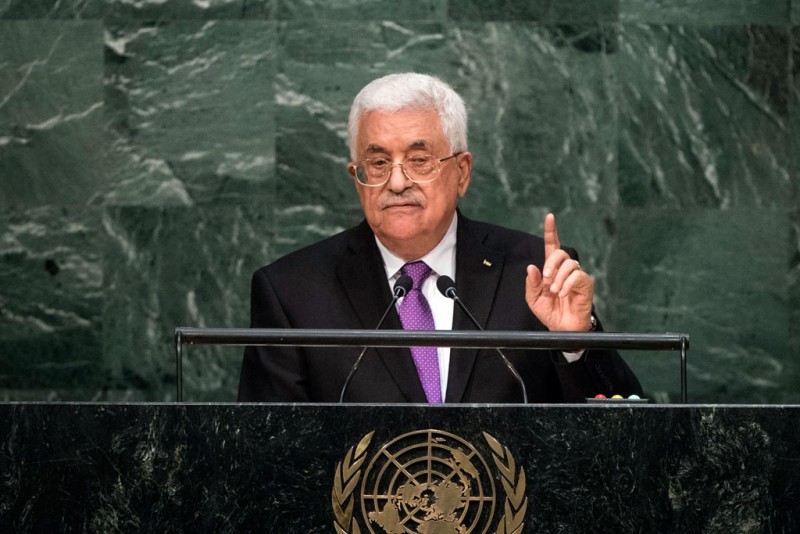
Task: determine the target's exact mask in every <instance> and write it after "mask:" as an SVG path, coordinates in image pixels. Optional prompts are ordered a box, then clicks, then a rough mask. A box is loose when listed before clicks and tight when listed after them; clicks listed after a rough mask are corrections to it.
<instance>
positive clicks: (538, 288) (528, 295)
mask: <svg viewBox="0 0 800 534" xmlns="http://www.w3.org/2000/svg"><path fill="white" fill-rule="evenodd" d="M542 281H543V278H542V271H540V270H539V268H538V267H536V266H535V265H528V276H527V277H526V278H525V300H526V301H528V306H532V305H533V303H534V302H536V300H537V299H538V298H539V295H541V294H542V290H543V289H544V287H543V285H542Z"/></svg>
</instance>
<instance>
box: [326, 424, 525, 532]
mask: <svg viewBox="0 0 800 534" xmlns="http://www.w3.org/2000/svg"><path fill="white" fill-rule="evenodd" d="M374 434H375V433H374V432H370V433H369V434H367V435H365V436H364V437H363V438H362V439H361V440H360V441H359V443H358V444H357V445H355V446H353V447H351V448H350V449H349V450H348V451H347V454H346V455H345V458H344V460H343V461H342V462H339V464H337V466H336V473H335V475H334V484H333V490H332V492H331V500H332V505H333V511H334V517H335V520H334V526H335V529H336V532H337V533H339V534H361V532H364V531H365V532H370V533H372V534H405V533H410V534H467V533H482V534H483V533H489V532H495V533H497V534H511V533H519V532H522V529H523V527H524V518H525V512H526V510H527V505H528V500H527V498H526V497H525V471H524V469H523V468H521V467H520V468H519V469H517V467H516V464H515V461H514V458H513V456H512V455H511V453H510V451H509V450H508V449H507V448H506V447H504V446H503V445H501V444H500V443H499V442H498V441H497V440H496V439H495V438H494V437H492V436H491V435H489V434H488V433H486V432H484V433H483V438H484V442H485V444H486V445H488V450H489V452H490V457H491V462H487V461H486V459H485V457H484V455H482V454H481V453H480V451H479V450H478V449H477V448H476V447H474V446H473V445H472V444H471V443H470V442H468V441H467V440H465V439H464V438H462V437H460V436H457V435H455V434H452V433H449V432H444V431H441V430H433V429H427V430H418V431H415V432H409V433H407V434H403V435H401V436H398V437H396V438H394V439H392V440H390V441H389V442H387V443H386V444H384V445H383V446H381V447H380V448H379V449H378V450H377V451H376V452H375V453H374V454H372V455H371V456H370V455H369V452H370V444H371V442H372V438H373V436H374ZM487 456H488V455H487ZM491 464H493V469H492V467H490V465H491ZM496 480H497V481H499V484H497V483H496ZM498 490H500V492H501V493H504V494H505V497H504V498H502V500H500V498H499V496H498ZM362 526H363V528H364V529H365V530H364V531H362Z"/></svg>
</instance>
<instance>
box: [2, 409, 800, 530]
mask: <svg viewBox="0 0 800 534" xmlns="http://www.w3.org/2000/svg"><path fill="white" fill-rule="evenodd" d="M0 428H3V429H4V431H3V438H2V444H0V446H1V447H2V449H1V450H2V453H1V454H0V473H1V474H2V475H0V476H2V482H0V530H2V531H3V532H87V531H88V532H270V533H273V532H275V533H277V532H280V533H316V532H319V533H321V532H362V533H365V532H376V533H377V532H387V530H386V529H385V528H383V527H382V526H381V525H382V524H384V525H389V531H391V530H392V529H394V530H395V531H399V529H396V528H394V527H393V526H392V525H394V524H395V523H394V522H393V521H394V519H393V513H394V512H393V510H396V511H397V517H398V518H399V519H398V520H399V521H404V522H403V523H401V527H402V528H404V529H406V530H403V531H402V532H422V531H424V530H422V529H424V528H428V529H429V531H430V528H433V527H431V525H434V523H433V522H431V521H428V523H424V521H425V519H424V517H425V516H426V515H428V516H430V517H433V516H435V515H436V514H441V516H442V517H445V516H446V517H448V518H455V520H458V521H460V523H458V524H451V525H449V526H448V525H445V524H444V522H440V524H439V525H438V527H437V528H439V529H440V530H437V531H444V532H448V530H444V529H446V528H450V530H449V531H453V532H458V530H457V527H458V526H459V525H460V526H462V527H465V528H466V526H467V525H472V526H474V530H472V531H471V532H492V533H493V532H500V531H501V530H500V529H501V528H503V529H506V527H505V525H506V524H509V525H510V526H513V523H514V522H515V521H517V523H516V524H517V525H518V526H520V527H521V530H519V531H521V532H792V531H797V528H798V525H800V453H798V443H800V407H791V406H783V407H781V406H693V405H645V406H626V405H577V406H575V405H572V406H566V405H547V406H543V405H528V406H520V405H515V406H510V405H497V406H469V405H457V406H446V405H445V406H434V407H431V406H418V405H403V406H398V405H384V406H365V405H296V404H260V405H259V404H250V405H241V404H190V403H185V404H102V403H77V404H76V403H3V404H0ZM487 436H489V437H490V438H491V439H489V438H487ZM491 440H493V441H491ZM429 449H430V450H434V449H435V455H436V458H437V459H435V460H433V461H430V466H429V465H428V462H429V460H427V459H426V458H427V457H426V454H427V451H428V450H429ZM420 458H421V459H422V460H419V459H420ZM427 473H437V475H436V476H437V477H439V480H436V481H434V482H436V484H430V486H428V487H425V488H422V489H420V488H419V487H415V484H416V485H417V486H421V485H425V480H426V479H425V476H426V475H427ZM355 477H357V478H355ZM354 480H355V482H354ZM415 480H416V483H415V482H414V481H415ZM365 481H366V483H365ZM467 483H469V488H468V489H466V490H465V489H464V486H465V485H466V484H467ZM417 490H420V491H417ZM335 503H336V504H338V506H339V509H338V510H336V509H335ZM523 506H524V510H523ZM348 510H349V512H348ZM520 511H522V512H524V513H522V515H521V516H520V515H519V514H520ZM348 513H349V515H348ZM371 513H372V515H370V514H371ZM448 514H449V515H448ZM348 518H349V524H347V525H341V524H339V523H340V522H342V521H344V519H348ZM501 521H502V522H503V526H502V527H501V526H499V525H500V522H501ZM451 523H453V522H452V521H451ZM337 524H338V525H339V526H338V527H337V526H336V525H337ZM454 529H455V530H454ZM502 531H504V532H508V530H507V529H506V530H502Z"/></svg>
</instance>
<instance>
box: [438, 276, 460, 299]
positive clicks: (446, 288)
mask: <svg viewBox="0 0 800 534" xmlns="http://www.w3.org/2000/svg"><path fill="white" fill-rule="evenodd" d="M436 287H437V289H439V292H440V293H441V294H442V295H444V296H445V297H447V298H449V299H451V298H454V297H455V296H456V283H455V282H453V279H452V278H450V277H449V276H440V277H439V279H438V280H436Z"/></svg>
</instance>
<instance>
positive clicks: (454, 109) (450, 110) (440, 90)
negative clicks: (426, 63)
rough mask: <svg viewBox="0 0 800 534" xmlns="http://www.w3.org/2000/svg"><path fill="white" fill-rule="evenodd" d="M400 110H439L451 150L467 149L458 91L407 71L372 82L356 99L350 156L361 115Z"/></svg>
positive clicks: (464, 113)
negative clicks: (375, 111)
mask: <svg viewBox="0 0 800 534" xmlns="http://www.w3.org/2000/svg"><path fill="white" fill-rule="evenodd" d="M399 109H433V110H436V112H437V113H438V114H439V121H440V123H441V126H442V131H443V132H444V136H445V138H446V139H447V141H448V143H450V150H451V151H452V152H463V151H465V150H467V109H466V107H465V106H464V101H463V100H462V99H461V97H460V96H459V95H458V93H456V92H455V91H454V90H453V88H452V87H450V86H449V85H448V84H446V83H445V82H443V81H442V80H440V79H439V78H436V77H435V76H429V75H427V74H417V73H415V72H405V73H400V74H389V75H387V76H383V77H382V78H378V79H377V80H373V81H371V82H370V83H368V84H367V85H366V86H365V87H364V88H363V89H361V91H360V92H359V93H358V95H356V98H355V100H353V105H352V107H351V108H350V118H349V119H348V123H347V136H348V142H349V144H350V157H351V158H352V159H353V160H355V159H356V142H357V140H358V128H359V126H360V122H361V117H362V116H363V115H364V114H365V113H367V112H368V111H373V110H385V111H394V110H399Z"/></svg>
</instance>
